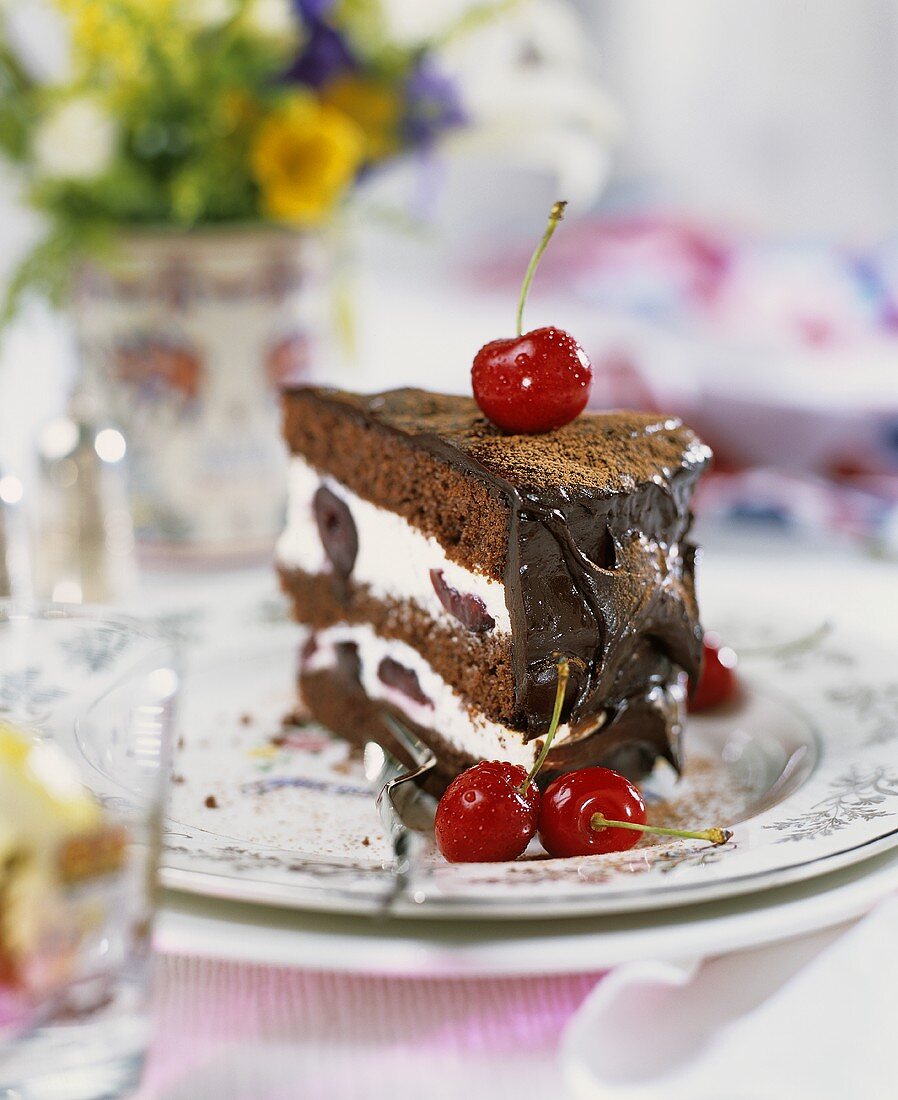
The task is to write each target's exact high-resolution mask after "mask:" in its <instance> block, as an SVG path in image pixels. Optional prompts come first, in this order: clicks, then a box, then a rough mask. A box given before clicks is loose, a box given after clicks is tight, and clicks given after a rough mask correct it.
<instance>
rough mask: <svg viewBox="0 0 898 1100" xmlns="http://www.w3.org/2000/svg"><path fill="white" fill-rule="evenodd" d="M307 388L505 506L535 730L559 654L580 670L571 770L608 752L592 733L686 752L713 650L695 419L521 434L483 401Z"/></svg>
mask: <svg viewBox="0 0 898 1100" xmlns="http://www.w3.org/2000/svg"><path fill="white" fill-rule="evenodd" d="M300 394H302V395H303V397H304V398H305V399H306V400H309V399H311V400H312V402H313V403H315V402H323V403H325V404H331V405H333V404H336V405H339V406H340V408H341V412H343V413H344V414H346V415H349V416H350V417H355V418H360V419H361V420H363V421H364V422H365V423H366V425H369V426H373V427H376V428H377V429H379V430H382V431H386V432H388V433H393V434H396V435H398V436H401V437H403V438H404V439H405V440H406V442H407V444H410V445H411V446H413V447H416V448H420V449H422V450H425V451H427V452H429V453H430V454H431V455H433V456H434V457H436V458H438V459H440V460H442V461H443V462H446V463H448V464H450V465H451V466H453V467H455V468H456V469H458V470H460V471H462V472H463V473H464V474H465V475H467V476H469V477H473V478H477V479H479V480H480V481H481V482H483V483H485V484H486V485H487V486H488V488H489V490H490V493H491V495H493V496H495V497H497V498H499V499H501V501H502V502H503V503H504V506H505V507H506V509H507V513H508V517H509V522H508V550H507V556H506V558H505V563H504V583H505V590H506V600H507V603H508V607H509V612H510V616H511V623H512V633H513V639H514V645H513V654H514V656H513V661H514V674H515V675H514V679H515V698H516V705H517V710H518V713H519V718H520V728H521V729H523V730H526V733H527V736H528V739H530V738H534V737H539V736H540V735H541V734H543V733H544V732H545V730H546V728H547V725H548V721H549V716H550V714H551V710H552V704H553V701H554V694H555V678H556V660H557V655H558V654H565V655H566V656H567V657H568V658H569V660H570V661H571V666H572V669H571V671H572V675H571V680H570V685H569V688H568V694H567V698H566V701H565V707H564V711H563V719H564V720H569V721H570V722H571V723H572V724H574V725H575V726H577V725H578V726H580V728H581V730H582V735H581V738H580V739H579V740H575V741H573V742H569V743H567V744H565V745H564V746H561V745H559V746H558V750H557V752H553V754H552V756H553V757H555V761H554V763H556V764H557V766H558V767H559V769H561V768H563V767H567V766H572V765H573V764H574V763H575V762H579V760H581V759H582V758H584V757H585V756H590V757H591V758H593V759H594V758H595V746H594V745H593V746H591V747H590V749H589V750H586V747H585V744H584V742H585V741H586V740H587V739H590V738H591V739H596V738H598V740H600V741H601V742H602V744H603V746H604V749H605V750H608V751H610V750H611V749H612V748H618V749H622V748H623V747H624V742H627V743H631V744H632V745H633V747H634V751H635V752H637V753H638V752H639V751H640V750H639V744H643V745H644V746H645V750H646V752H647V753H649V754H650V755H651V754H658V753H660V754H662V755H665V756H667V757H668V758H669V759H671V760H672V761H673V762H674V763H677V762H678V749H677V735H678V729H679V720H678V715H677V704H678V700H679V699H680V697H681V696H682V686H681V680H682V672H685V673H687V674H689V675H690V676H695V675H696V674H697V672H698V666H699V660H700V656H701V628H700V625H699V621H698V609H697V606H696V602H695V594H694V563H695V550H694V547H693V546H692V545H691V544H690V543H689V542H688V541H687V537H688V532H689V529H690V526H691V522H692V516H691V513H690V511H689V500H690V497H691V494H692V490H693V487H694V485H695V482H696V480H697V478H698V477H699V475H700V474H701V472H702V470H703V469H704V467H705V466H706V465H707V463H708V461H709V459H710V451H709V450H708V448H707V447H705V446H704V445H703V444H702V443H701V442H700V441H699V440H698V439H697V438H696V437H695V436H694V434H693V433H692V432H691V431H690V430H689V429H688V428H685V427H684V426H683V425H682V424H681V423H680V421H678V420H676V419H674V418H669V417H663V416H655V415H650V414H641V413H630V412H620V413H601V414H587V415H584V416H581V417H579V418H578V420H576V421H575V422H574V423H573V424H572V425H568V426H567V427H566V428H562V429H559V430H558V431H556V432H551V433H548V434H547V435H544V436H507V435H503V434H502V433H500V432H499V431H498V430H497V429H495V428H494V427H493V426H492V425H491V424H489V423H488V422H487V421H486V420H485V419H484V418H483V416H482V415H481V414H480V411H479V409H478V408H477V406H476V405H475V404H474V402H473V401H472V400H471V399H470V398H465V397H450V396H446V395H440V394H430V393H427V392H425V391H421V390H395V391H391V392H388V393H383V394H372V395H369V396H358V395H354V394H345V393H339V392H336V391H329V390H306V391H298V392H297V395H296V396H299V395H300ZM287 401H288V402H289V401H290V395H288V396H287ZM288 435H289V433H288ZM288 441H289V440H288ZM354 488H355V490H356V491H358V489H359V486H354ZM599 722H601V725H600V726H599V727H598V728H597V723H599ZM625 731H626V737H623V736H622V735H623V734H624V732H625ZM567 758H570V762H568V759H567ZM551 763H553V761H552V760H551V758H550V764H551ZM628 770H631V771H633V770H634V769H633V768H630V769H628Z"/></svg>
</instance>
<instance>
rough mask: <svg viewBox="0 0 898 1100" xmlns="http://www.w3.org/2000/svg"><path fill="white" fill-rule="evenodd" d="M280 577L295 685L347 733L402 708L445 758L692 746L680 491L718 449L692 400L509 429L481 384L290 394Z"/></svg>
mask: <svg viewBox="0 0 898 1100" xmlns="http://www.w3.org/2000/svg"><path fill="white" fill-rule="evenodd" d="M285 433H286V439H287V442H288V444H289V447H290V450H291V453H292V465H291V472H290V488H289V494H290V496H289V517H288V521H287V528H286V530H285V532H284V534H283V536H282V537H281V540H280V543H279V545H278V567H279V571H280V575H281V580H282V584H283V587H284V589H285V591H286V592H287V593H289V595H290V596H291V598H292V600H293V604H294V609H295V614H296V618H297V620H298V621H299V622H300V623H303V624H305V625H306V626H307V627H308V628H309V630H310V633H309V637H308V641H307V642H306V644H305V646H304V648H303V651H302V656H301V661H300V673H299V686H300V695H301V700H302V703H303V705H304V707H305V708H306V709H307V711H308V712H310V713H311V715H312V716H313V717H314V718H316V719H318V720H319V721H321V722H322V723H323V724H324V725H326V726H328V727H329V728H330V729H332V730H334V731H335V732H337V733H339V734H341V735H343V736H344V737H347V738H349V739H351V740H353V741H356V742H364V741H367V740H370V739H372V738H377V739H382V740H384V741H388V740H390V737H389V731H388V729H387V728H386V727H385V725H384V724H383V723H382V721H381V715H382V714H383V712H384V709H385V708H386V709H388V710H390V711H392V712H393V713H394V714H395V715H396V716H397V717H399V718H400V719H402V720H403V721H404V722H405V723H406V724H407V725H408V726H409V727H410V728H412V729H413V730H414V731H415V732H416V733H417V734H418V736H419V737H420V738H421V739H422V740H423V741H424V742H426V743H427V744H428V745H430V746H431V747H432V748H433V749H434V751H435V752H436V755H437V757H438V760H439V775H438V778H437V781H436V784H435V786H437V787H439V786H442V785H445V783H446V782H447V781H448V779H449V778H451V777H452V776H454V775H455V774H457V773H458V772H459V771H460V770H461V769H462V768H464V767H466V766H468V765H469V764H471V763H472V762H474V761H476V760H480V759H506V760H510V761H512V762H515V763H520V764H523V765H529V764H530V763H532V761H533V760H534V758H535V756H536V755H537V753H538V751H539V749H540V747H541V737H542V735H543V734H544V733H545V731H546V729H547V726H548V723H549V719H550V715H551V711H552V705H553V702H554V697H555V682H556V667H557V658H558V655H559V654H564V655H565V656H567V657H568V659H569V661H570V665H571V678H570V682H569V685H568V690H567V694H566V698H565V706H564V710H563V712H562V721H563V723H564V724H563V725H562V726H561V727H560V729H559V731H558V735H557V737H556V739H555V741H554V744H553V746H552V749H551V751H550V753H549V757H548V760H547V763H546V767H545V769H544V773H545V774H546V775H547V776H548V775H551V774H553V773H557V772H559V771H566V770H568V769H570V768H572V767H581V766H584V765H586V764H593V763H604V764H608V765H609V766H613V767H615V768H616V769H618V770H623V771H624V772H626V773H628V774H630V775H631V776H638V775H639V774H642V773H644V772H645V771H646V770H647V769H649V768H650V767H651V765H652V764H653V762H654V761H655V759H656V758H657V757H658V756H663V757H665V758H667V759H668V760H670V761H671V762H672V763H673V764H674V765H678V764H679V736H680V704H681V702H682V699H683V693H684V691H683V689H684V681H685V676H686V675H689V676H695V675H696V674H697V671H698V664H699V659H700V654H701V628H700V626H699V622H698V612H697V608H696V603H695V592H694V547H693V546H692V545H691V544H690V543H689V542H688V541H687V535H688V532H689V528H690V524H691V520H692V516H691V513H690V511H689V502H690V497H691V495H692V490H693V487H694V485H695V482H696V479H697V478H698V476H699V474H700V473H701V471H702V469H703V468H704V467H705V465H706V464H707V462H708V460H709V457H710V452H709V450H708V448H707V447H705V446H704V444H702V443H701V442H700V441H699V440H698V439H697V438H696V437H695V435H694V434H693V433H692V432H691V431H690V430H689V429H688V428H685V427H684V426H683V425H682V424H681V423H680V421H678V420H675V419H670V418H665V417H658V416H654V415H649V414H643V413H631V412H619V413H606V414H597V415H584V416H581V417H579V418H578V419H577V420H575V421H574V422H573V423H571V424H569V425H567V426H566V427H564V428H560V429H557V430H555V431H553V432H550V433H547V434H544V435H504V434H502V433H501V432H500V431H499V430H498V429H497V428H495V427H494V426H493V425H492V424H490V422H489V421H488V420H486V419H485V417H484V416H483V415H482V414H481V412H480V410H479V409H478V407H477V405H476V404H475V403H474V401H473V400H471V399H470V398H466V397H451V396H445V395H441V394H433V393H427V392H424V391H422V390H413V389H404V390H395V391H392V392H388V393H381V394H374V395H370V396H357V395H354V394H348V393H341V392H338V391H334V390H325V389H317V388H304V389H296V390H292V391H290V392H289V393H287V394H286V395H285Z"/></svg>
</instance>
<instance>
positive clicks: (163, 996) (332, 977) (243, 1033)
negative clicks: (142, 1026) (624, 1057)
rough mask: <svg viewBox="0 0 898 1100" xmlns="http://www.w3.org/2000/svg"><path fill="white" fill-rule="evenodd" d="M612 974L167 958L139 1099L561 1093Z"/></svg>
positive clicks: (494, 1097) (437, 1099) (438, 1098)
mask: <svg viewBox="0 0 898 1100" xmlns="http://www.w3.org/2000/svg"><path fill="white" fill-rule="evenodd" d="M599 977H600V975H598V974H583V975H576V976H573V977H542V978H492V979H449V980H446V979H440V980H433V979H428V978H380V977H365V976H361V975H348V974H334V973H317V972H309V971H300V970H287V969H271V968H267V967H261V966H252V965H244V964H240V963H233V962H224V961H215V960H205V959H195V958H184V957H178V956H170V955H169V956H166V955H163V956H161V957H160V959H159V969H158V975H157V986H156V1012H155V1016H156V1036H155V1040H154V1043H153V1047H152V1052H151V1055H150V1059H149V1064H148V1066H147V1070H146V1075H145V1082H144V1087H143V1089H142V1090H141V1092H140V1093H139V1097H138V1100H206V1098H209V1100H213V1098H214V1100H295V1098H302V1100H325V1098H326V1100H344V1098H345V1100H350V1098H353V1100H354V1098H356V1097H359V1098H364V1100H378V1098H380V1097H384V1098H387V1097H389V1098H390V1100H404V1098H405V1097H408V1098H410V1100H411V1098H412V1097H414V1098H419V1097H422V1096H426V1097H427V1098H428V1100H443V1098H446V1100H450V1098H451V1100H458V1098H460V1097H462V1098H463V1097H466V1096H468V1097H470V1098H471V1100H474V1098H475V1097H476V1098H479V1097H489V1098H490V1100H502V1098H504V1097H508V1098H509V1100H511V1098H512V1097H513V1098H514V1100H522V1098H525V1097H530V1096H551V1095H557V1094H558V1093H559V1091H560V1089H561V1077H560V1072H559V1069H558V1066H557V1061H556V1050H557V1046H558V1041H559V1038H560V1035H561V1032H562V1030H563V1028H564V1026H565V1024H566V1023H567V1022H568V1020H569V1019H570V1018H571V1016H572V1015H573V1013H574V1012H575V1011H576V1010H577V1009H578V1008H579V1007H580V1005H581V1004H582V1003H583V1001H584V1000H585V998H586V997H587V995H588V994H589V993H590V991H591V990H592V989H593V988H594V986H595V984H596V981H597V980H598V978H599Z"/></svg>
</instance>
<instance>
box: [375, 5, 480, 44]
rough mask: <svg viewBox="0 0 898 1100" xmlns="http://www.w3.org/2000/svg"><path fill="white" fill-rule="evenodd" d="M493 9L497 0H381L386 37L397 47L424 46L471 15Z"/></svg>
mask: <svg viewBox="0 0 898 1100" xmlns="http://www.w3.org/2000/svg"><path fill="white" fill-rule="evenodd" d="M491 6H498V0H495V3H490V2H489V0H486V2H484V0H380V10H381V17H382V18H383V21H384V32H385V35H386V38H387V40H388V41H389V42H392V43H395V44H396V45H397V46H423V45H425V44H426V43H427V42H432V41H433V40H434V39H437V38H440V37H442V35H444V34H446V32H447V31H450V30H451V29H452V27H453V26H454V25H455V24H456V23H458V21H459V20H460V19H463V18H464V16H465V15H467V14H468V13H469V12H471V11H473V10H475V9H482V8H489V7H491Z"/></svg>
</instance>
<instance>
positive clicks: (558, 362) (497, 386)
mask: <svg viewBox="0 0 898 1100" xmlns="http://www.w3.org/2000/svg"><path fill="white" fill-rule="evenodd" d="M566 205H567V204H566V203H564V202H556V203H555V205H554V206H553V207H552V211H551V213H550V214H549V224H548V226H547V228H546V231H545V233H544V234H543V237H542V240H541V241H540V243H539V244H538V245H537V247H536V250H535V251H534V253H533V256H532V257H531V259H530V264H529V265H528V267H527V273H526V275H525V276H524V282H523V284H522V286H521V295H520V298H519V299H518V335H517V336H516V337H514V338H511V339H504V340H492V341H491V342H490V343H488V344H484V346H483V347H482V348H481V349H480V351H478V352H477V354H476V355H475V356H474V365H473V366H472V368H471V383H472V386H473V389H474V398H475V400H476V401H477V404H478V405H479V406H480V408H481V410H482V411H483V412H484V413H485V415H486V416H488V417H489V418H490V420H492V422H493V423H494V424H495V425H497V426H498V427H499V428H501V429H502V430H503V431H504V432H512V433H527V434H533V433H538V432H550V431H552V430H553V429H554V428H561V427H563V426H564V425H565V424H570V422H571V421H572V420H575V419H576V418H577V417H578V416H579V415H580V413H581V412H583V409H584V408H585V407H586V402H587V401H588V400H589V391H590V389H591V387H592V366H591V365H590V362H589V359H588V358H587V355H586V352H585V351H584V350H583V348H581V347H580V345H579V344H578V343H577V341H576V340H575V339H574V338H573V336H571V335H570V334H569V333H567V332H564V331H563V330H562V329H559V328H537V329H533V331H532V332H527V333H525V332H524V331H523V328H524V325H523V320H524V303H525V302H526V300H527V293H528V291H529V290H530V284H531V283H532V282H533V275H534V273H535V271H536V268H537V265H538V264H539V261H540V258H541V257H542V254H543V252H545V250H546V246H547V245H548V243H549V241H550V240H551V238H552V234H553V233H554V232H555V227H556V226H557V225H558V223H559V222H560V221H561V219H562V218H563V217H564V208H565V206H566Z"/></svg>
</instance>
